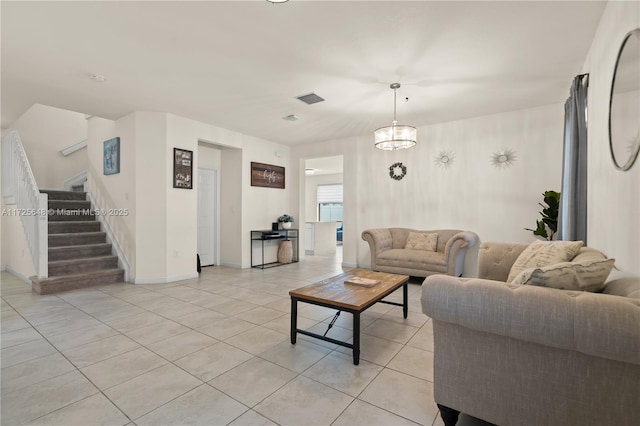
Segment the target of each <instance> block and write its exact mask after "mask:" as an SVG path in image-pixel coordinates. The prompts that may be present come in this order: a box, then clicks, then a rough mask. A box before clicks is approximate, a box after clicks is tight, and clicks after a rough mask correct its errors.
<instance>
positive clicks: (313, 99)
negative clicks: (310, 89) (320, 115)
mask: <svg viewBox="0 0 640 426" xmlns="http://www.w3.org/2000/svg"><path fill="white" fill-rule="evenodd" d="M296 99H300V100H301V101H302V102H304V103H305V104H307V105H311V104H317V103H318V102H322V101H324V99H323V98H321V97H320V96H318V95H316V94H315V93H309V94H308V95H302V96H298V97H296Z"/></svg>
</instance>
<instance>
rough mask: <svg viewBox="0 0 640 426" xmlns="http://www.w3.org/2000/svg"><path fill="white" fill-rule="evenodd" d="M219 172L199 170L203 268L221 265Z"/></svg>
mask: <svg viewBox="0 0 640 426" xmlns="http://www.w3.org/2000/svg"><path fill="white" fill-rule="evenodd" d="M218 193H219V191H218V171H217V170H214V169H207V168H200V167H199V168H198V255H199V256H200V264H201V265H202V266H211V265H215V264H219V256H218V250H217V248H218V240H219V237H218V236H219V232H218Z"/></svg>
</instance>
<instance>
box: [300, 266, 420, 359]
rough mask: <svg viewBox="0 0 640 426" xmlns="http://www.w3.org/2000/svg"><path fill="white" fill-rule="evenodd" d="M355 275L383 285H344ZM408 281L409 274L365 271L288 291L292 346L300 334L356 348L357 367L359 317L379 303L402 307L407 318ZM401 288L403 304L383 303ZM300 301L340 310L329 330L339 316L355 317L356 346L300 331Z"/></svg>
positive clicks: (354, 353) (357, 270) (358, 356)
mask: <svg viewBox="0 0 640 426" xmlns="http://www.w3.org/2000/svg"><path fill="white" fill-rule="evenodd" d="M354 276H357V277H363V278H371V279H374V280H380V284H376V285H375V286H373V287H362V286H358V285H353V284H345V282H344V281H345V280H347V279H349V278H350V277H354ZM408 282H409V277H408V276H407V275H396V274H388V273H385V272H374V271H369V270H366V269H354V270H351V271H349V272H346V273H344V274H340V275H337V276H335V277H332V278H328V279H325V280H322V281H320V282H319V283H316V284H311V285H308V286H306V287H301V288H298V289H296V290H291V291H290V292H289V295H290V296H291V343H292V344H294V345H295V343H296V335H297V333H300V334H304V335H306V336H311V337H315V338H316V339H320V340H324V341H327V342H331V343H333V344H336V345H340V346H344V347H346V348H350V349H353V363H354V364H355V365H358V364H359V363H360V314H361V313H362V312H364V311H365V310H367V309H368V308H370V307H371V306H373V305H374V304H376V303H377V302H381V303H387V304H389V305H396V306H402V313H403V315H404V317H405V318H406V317H407V314H408V312H409V310H408V304H407V283H408ZM400 286H402V295H403V302H402V303H395V302H389V301H386V300H382V299H384V298H385V297H387V296H388V295H390V294H391V293H393V292H394V291H395V290H397V289H398V288H400ZM298 302H305V303H311V304H312V305H318V306H324V307H326V308H332V309H337V310H338V313H336V315H335V317H334V318H333V320H332V322H331V324H330V325H329V328H331V327H332V326H333V323H334V322H335V320H336V319H337V318H338V315H340V312H349V313H351V314H353V344H350V343H347V342H343V341H340V340H336V339H332V338H330V337H327V336H326V333H325V335H320V334H316V333H312V332H310V331H307V330H301V329H299V328H298V325H297V323H298ZM329 328H327V331H329Z"/></svg>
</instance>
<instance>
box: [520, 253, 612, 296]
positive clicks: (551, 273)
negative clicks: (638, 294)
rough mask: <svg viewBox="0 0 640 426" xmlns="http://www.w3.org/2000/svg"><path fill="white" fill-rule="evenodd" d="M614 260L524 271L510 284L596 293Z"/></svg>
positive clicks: (550, 266) (570, 263) (551, 266)
mask: <svg viewBox="0 0 640 426" xmlns="http://www.w3.org/2000/svg"><path fill="white" fill-rule="evenodd" d="M614 263H615V259H599V260H588V261H584V262H562V263H556V264H555V265H549V266H545V267H542V268H531V269H525V270H524V271H522V272H520V273H519V274H518V275H517V276H516V277H515V278H514V279H513V281H512V282H511V284H528V285H535V286H540V287H551V288H559V289H562V290H580V291H598V290H600V289H601V288H602V286H603V285H604V282H605V281H606V280H607V277H608V276H609V273H610V272H611V269H612V268H613V264H614Z"/></svg>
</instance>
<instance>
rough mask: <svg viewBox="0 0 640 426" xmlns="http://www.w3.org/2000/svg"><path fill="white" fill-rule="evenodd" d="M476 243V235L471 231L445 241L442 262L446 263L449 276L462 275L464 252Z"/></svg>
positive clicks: (460, 233)
mask: <svg viewBox="0 0 640 426" xmlns="http://www.w3.org/2000/svg"><path fill="white" fill-rule="evenodd" d="M477 242H478V235H476V234H475V233H474V232H471V231H463V232H458V233H457V234H455V235H454V236H453V237H451V238H450V239H449V241H447V244H446V245H445V247H444V260H445V262H447V265H448V266H447V268H448V271H447V273H448V274H449V275H453V276H460V275H462V272H463V271H464V257H465V253H466V250H467V249H468V248H469V247H473V246H474V245H475V244H476V243H477Z"/></svg>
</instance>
